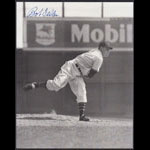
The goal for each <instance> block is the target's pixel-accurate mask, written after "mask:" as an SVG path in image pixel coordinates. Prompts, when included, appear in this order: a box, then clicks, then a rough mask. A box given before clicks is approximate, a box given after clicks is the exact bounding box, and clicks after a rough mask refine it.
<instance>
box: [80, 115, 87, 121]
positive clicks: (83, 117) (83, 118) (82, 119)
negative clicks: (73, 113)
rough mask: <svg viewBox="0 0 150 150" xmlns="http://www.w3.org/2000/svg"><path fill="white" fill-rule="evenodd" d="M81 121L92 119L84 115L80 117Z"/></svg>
mask: <svg viewBox="0 0 150 150" xmlns="http://www.w3.org/2000/svg"><path fill="white" fill-rule="evenodd" d="M79 121H90V119H89V118H86V117H85V116H82V117H80V118H79Z"/></svg>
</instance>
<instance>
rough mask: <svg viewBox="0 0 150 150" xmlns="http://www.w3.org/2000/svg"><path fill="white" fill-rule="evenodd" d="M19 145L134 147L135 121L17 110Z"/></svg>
mask: <svg viewBox="0 0 150 150" xmlns="http://www.w3.org/2000/svg"><path fill="white" fill-rule="evenodd" d="M16 148H133V121H132V119H121V118H100V117H99V118H93V117H90V122H81V121H78V117H77V116H65V115H57V114H55V113H53V114H17V115H16Z"/></svg>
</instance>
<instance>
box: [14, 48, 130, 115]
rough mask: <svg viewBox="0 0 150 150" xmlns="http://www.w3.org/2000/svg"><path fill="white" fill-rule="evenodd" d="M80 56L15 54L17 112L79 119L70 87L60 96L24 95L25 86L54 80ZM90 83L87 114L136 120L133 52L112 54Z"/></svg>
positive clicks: (34, 53)
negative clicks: (53, 111)
mask: <svg viewBox="0 0 150 150" xmlns="http://www.w3.org/2000/svg"><path fill="white" fill-rule="evenodd" d="M80 53H81V52H79V51H78V52H75V51H74V52H59V51H57V52H52V51H49V52H48V51H36V52H35V51H22V50H21V49H18V50H17V51H16V112H17V113H49V112H51V111H52V110H55V111H56V112H57V113H58V114H66V115H78V107H77V105H76V102H75V99H76V98H75V96H74V95H73V93H72V91H71V90H70V87H69V85H67V86H66V87H65V88H63V89H61V90H60V91H59V92H57V93H56V92H49V91H46V90H44V89H37V90H35V91H29V92H24V91H23V89H22V87H23V85H24V84H25V83H26V82H32V81H41V80H46V79H49V78H53V77H54V76H55V75H56V74H57V72H58V71H59V69H60V67H61V65H63V63H64V62H65V61H66V60H70V59H72V58H74V57H75V56H77V55H78V54H80ZM85 82H86V83H87V96H88V104H87V109H86V112H87V114H88V115H95V116H122V117H132V116H133V51H121V52H120V51H118V52H111V54H110V57H109V58H106V59H105V60H104V63H103V65H102V68H101V70H100V72H99V73H98V74H97V75H95V76H94V78H92V79H90V80H86V81H85Z"/></svg>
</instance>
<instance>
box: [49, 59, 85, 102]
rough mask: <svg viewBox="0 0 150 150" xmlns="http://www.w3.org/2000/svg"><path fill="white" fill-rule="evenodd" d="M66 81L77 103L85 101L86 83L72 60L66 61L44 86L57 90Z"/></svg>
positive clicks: (65, 83) (63, 85) (64, 84)
mask: <svg viewBox="0 0 150 150" xmlns="http://www.w3.org/2000/svg"><path fill="white" fill-rule="evenodd" d="M67 83H69V85H70V88H71V90H72V92H73V93H74V94H75V96H76V97H77V99H76V101H77V103H80V102H84V103H86V102H87V95H86V85H85V82H84V80H83V78H82V77H81V74H80V72H79V70H78V69H77V68H76V66H75V61H73V60H71V61H67V62H66V63H65V64H64V65H63V66H62V67H61V70H60V71H59V72H58V74H57V75H56V76H55V78H54V79H53V80H47V83H46V87H47V89H48V90H51V91H59V90H60V89H61V88H63V87H65V86H66V85H67Z"/></svg>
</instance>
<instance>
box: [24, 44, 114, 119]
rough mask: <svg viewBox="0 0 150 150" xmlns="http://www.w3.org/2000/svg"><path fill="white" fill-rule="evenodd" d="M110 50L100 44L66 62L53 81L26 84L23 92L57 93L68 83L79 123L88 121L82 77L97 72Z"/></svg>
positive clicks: (84, 86) (87, 76)
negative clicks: (77, 107) (75, 105)
mask: <svg viewBox="0 0 150 150" xmlns="http://www.w3.org/2000/svg"><path fill="white" fill-rule="evenodd" d="M111 49H112V47H111V46H110V43H108V42H101V43H100V44H99V46H98V48H96V49H92V50H90V51H88V52H85V53H83V54H80V55H78V56H77V57H75V58H74V59H73V60H69V61H66V62H65V64H64V65H63V66H62V67H61V69H60V71H59V72H58V74H57V75H56V76H55V77H54V79H53V80H51V79H48V80H46V81H42V82H32V83H27V84H26V85H25V86H24V90H25V91H28V90H31V89H35V88H45V89H47V90H50V91H56V92H57V91H59V90H60V89H61V88H63V87H65V86H66V85H67V83H69V85H70V88H71V90H72V92H73V93H74V94H75V96H76V98H77V99H76V101H77V104H78V106H79V121H89V118H87V117H86V116H85V107H86V103H87V94H86V85H85V82H84V77H86V78H88V79H89V78H91V77H93V76H94V75H95V74H96V73H97V72H99V70H100V68H101V65H102V63H103V57H108V56H109V53H110V50H111Z"/></svg>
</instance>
